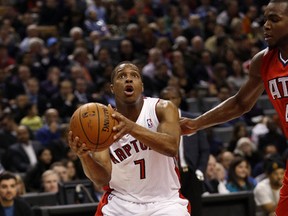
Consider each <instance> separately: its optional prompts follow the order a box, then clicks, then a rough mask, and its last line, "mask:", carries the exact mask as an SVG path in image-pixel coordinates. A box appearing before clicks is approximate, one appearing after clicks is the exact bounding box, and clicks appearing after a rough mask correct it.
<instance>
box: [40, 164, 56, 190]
mask: <svg viewBox="0 0 288 216" xmlns="http://www.w3.org/2000/svg"><path fill="white" fill-rule="evenodd" d="M41 180H42V187H43V188H42V192H53V193H58V192H59V183H60V177H59V175H58V173H57V172H55V171H54V170H50V169H48V170H46V171H45V172H44V173H43V174H42V177H41Z"/></svg>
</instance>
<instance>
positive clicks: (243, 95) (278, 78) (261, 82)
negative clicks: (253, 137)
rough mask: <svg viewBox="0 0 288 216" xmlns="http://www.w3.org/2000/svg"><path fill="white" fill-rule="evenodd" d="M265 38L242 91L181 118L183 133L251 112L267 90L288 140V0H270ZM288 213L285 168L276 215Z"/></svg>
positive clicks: (266, 13) (266, 16)
mask: <svg viewBox="0 0 288 216" xmlns="http://www.w3.org/2000/svg"><path fill="white" fill-rule="evenodd" d="M264 16H265V18H266V21H265V23H264V37H265V40H266V42H267V44H268V48H266V49H264V50H262V51H260V52H259V53H257V54H256V55H255V56H254V57H253V59H252V62H251V65H250V71H249V78H248V80H247V82H246V83H245V84H244V85H243V86H242V87H241V88H240V90H239V91H238V92H237V93H236V94H235V95H234V96H232V97H230V98H228V99H227V100H226V101H224V102H223V103H221V104H220V105H218V106H217V107H215V108H214V109H211V110H210V111H208V112H206V113H204V114H203V115H201V116H200V117H198V118H196V119H188V118H186V119H181V121H180V123H181V129H182V133H183V134H190V133H194V132H196V131H197V130H201V129H204V128H207V127H211V126H213V125H216V124H220V123H223V122H227V121H229V120H231V119H234V118H237V117H239V116H241V115H243V114H244V113H246V112H248V111H249V110H250V109H251V108H252V107H253V106H254V104H255V103H256V101H257V99H258V97H259V96H260V95H261V94H262V93H263V91H264V89H265V90H266V92H267V94H268V95H269V98H270V100H271V102H272V103H273V105H274V107H275V110H276V111H277V113H278V115H279V118H280V119H281V123H282V129H283V132H284V134H285V136H286V137H287V138H288V88H287V86H288V28H287V26H288V0H271V1H270V2H269V4H268V5H267V7H266V9H265V13H264ZM287 214H288V170H287V169H286V172H285V177H284V181H283V187H282V189H281V191H280V201H279V203H278V207H277V209H276V215H277V216H284V215H285V216H286V215H287Z"/></svg>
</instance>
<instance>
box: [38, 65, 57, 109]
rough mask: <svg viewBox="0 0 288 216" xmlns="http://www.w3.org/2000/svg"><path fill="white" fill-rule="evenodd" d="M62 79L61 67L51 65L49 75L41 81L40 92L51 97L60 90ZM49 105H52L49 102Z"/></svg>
mask: <svg viewBox="0 0 288 216" xmlns="http://www.w3.org/2000/svg"><path fill="white" fill-rule="evenodd" d="M60 79H61V71H60V68H59V67H49V68H48V69H47V77H46V79H45V80H44V81H41V82H40V93H41V94H43V95H45V96H46V97H47V98H51V97H52V96H53V95H54V94H56V93H57V92H58V91H59V83H60ZM47 106H48V107H49V106H51V104H50V103H47Z"/></svg>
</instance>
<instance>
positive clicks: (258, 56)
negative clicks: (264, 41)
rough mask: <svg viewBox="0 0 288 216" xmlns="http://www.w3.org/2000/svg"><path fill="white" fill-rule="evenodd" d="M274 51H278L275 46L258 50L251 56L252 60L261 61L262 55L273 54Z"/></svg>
mask: <svg viewBox="0 0 288 216" xmlns="http://www.w3.org/2000/svg"><path fill="white" fill-rule="evenodd" d="M275 52H278V49H277V48H272V49H271V48H268V47H267V48H265V49H263V50H261V51H259V52H258V53H256V54H255V56H254V57H253V59H252V61H260V62H261V61H262V59H263V57H265V56H268V55H271V54H274V53H275Z"/></svg>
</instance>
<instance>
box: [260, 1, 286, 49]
mask: <svg viewBox="0 0 288 216" xmlns="http://www.w3.org/2000/svg"><path fill="white" fill-rule="evenodd" d="M264 16H265V19H266V21H265V24H264V39H265V41H266V42H267V43H268V46H269V47H276V46H278V47H284V46H287V45H288V42H287V41H288V28H287V26H288V3H287V2H279V3H269V4H268V6H267V7H266V10H265V13H264Z"/></svg>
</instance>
